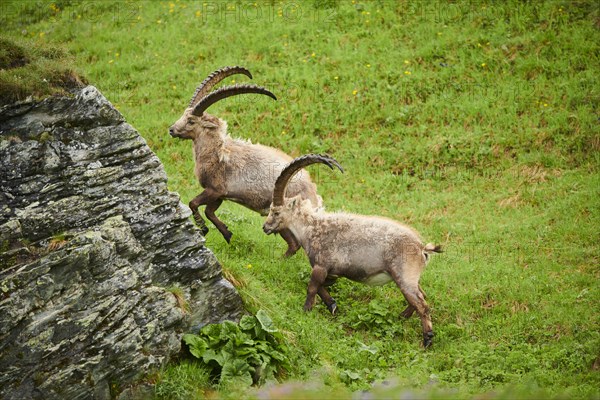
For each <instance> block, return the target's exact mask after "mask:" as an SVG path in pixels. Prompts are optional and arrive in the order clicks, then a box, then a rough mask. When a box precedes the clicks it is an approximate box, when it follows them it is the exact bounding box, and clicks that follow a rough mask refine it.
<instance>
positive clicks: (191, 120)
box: [187, 119, 195, 125]
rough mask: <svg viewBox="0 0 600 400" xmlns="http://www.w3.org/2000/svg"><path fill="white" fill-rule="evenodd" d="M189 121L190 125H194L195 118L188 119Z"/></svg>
mask: <svg viewBox="0 0 600 400" xmlns="http://www.w3.org/2000/svg"><path fill="white" fill-rule="evenodd" d="M187 123H188V125H194V124H195V122H194V120H193V119H188V122H187Z"/></svg>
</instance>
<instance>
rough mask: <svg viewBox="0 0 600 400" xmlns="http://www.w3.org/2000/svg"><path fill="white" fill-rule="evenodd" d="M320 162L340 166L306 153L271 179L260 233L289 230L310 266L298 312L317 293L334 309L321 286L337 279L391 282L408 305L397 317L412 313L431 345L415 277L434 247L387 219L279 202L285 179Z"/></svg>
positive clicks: (428, 323)
mask: <svg viewBox="0 0 600 400" xmlns="http://www.w3.org/2000/svg"><path fill="white" fill-rule="evenodd" d="M315 163H323V164H326V165H327V166H329V167H330V168H331V169H333V167H334V166H335V167H337V168H339V169H340V171H342V172H343V169H342V167H341V166H340V164H339V163H338V162H337V161H336V160H335V159H333V158H331V157H329V156H323V155H316V154H309V155H305V156H302V157H298V158H296V159H295V160H294V161H292V162H291V163H290V164H289V165H287V166H286V167H285V168H284V169H283V171H282V172H281V175H280V176H279V177H278V178H277V181H276V183H275V189H274V191H273V204H272V205H271V210H270V212H269V215H268V217H267V220H266V222H265V224H264V225H263V230H264V231H265V233H266V234H270V233H273V232H278V231H281V230H286V229H287V230H290V231H291V232H292V234H293V235H294V237H296V238H297V239H298V241H299V242H300V244H301V245H302V247H303V248H304V251H305V252H306V255H307V256H308V259H309V261H310V265H311V266H312V274H311V277H310V282H309V284H308V293H307V296H306V301H305V303H304V310H305V311H310V310H311V309H312V307H313V305H314V302H315V296H316V295H317V294H318V295H319V297H321V299H322V300H323V302H324V303H325V305H326V306H327V308H328V309H329V311H330V312H331V314H334V313H335V311H336V309H337V304H336V302H335V300H334V299H333V298H332V297H331V295H330V294H329V293H328V291H327V289H326V287H327V286H330V285H332V284H333V283H334V282H335V280H336V279H337V278H338V277H346V278H348V279H351V280H353V281H357V282H361V283H365V284H367V285H384V284H386V283H388V282H391V281H394V282H395V283H396V285H398V287H399V288H400V290H401V291H402V294H403V295H404V297H405V298H406V300H407V301H408V307H407V308H406V310H404V311H403V312H402V316H404V317H406V318H408V317H410V316H411V315H412V314H413V313H414V311H415V310H416V311H417V313H418V314H419V316H420V318H421V325H422V328H423V345H424V346H425V347H429V346H430V345H431V343H432V338H433V328H432V324H431V317H430V315H429V307H428V306H427V303H426V302H425V294H424V293H423V291H422V290H421V288H420V286H419V278H420V276H421V273H422V272H423V269H424V268H425V265H426V263H427V261H428V259H429V255H430V254H431V253H439V252H441V247H440V246H435V245H433V244H431V243H429V244H427V245H423V242H422V241H421V238H420V237H419V234H418V233H417V232H416V231H415V230H413V229H412V228H410V227H408V226H406V225H402V224H400V223H398V222H396V221H393V220H391V219H387V218H383V217H371V216H363V215H356V214H346V213H327V212H325V211H322V210H315V209H314V207H312V206H311V205H310V203H309V202H307V201H306V200H304V199H302V198H301V197H300V196H293V197H292V196H291V197H289V198H284V195H285V193H286V188H287V186H288V183H289V182H290V179H291V178H292V177H293V176H294V174H295V173H296V172H298V171H299V170H300V169H301V168H304V167H307V166H308V165H310V164H315Z"/></svg>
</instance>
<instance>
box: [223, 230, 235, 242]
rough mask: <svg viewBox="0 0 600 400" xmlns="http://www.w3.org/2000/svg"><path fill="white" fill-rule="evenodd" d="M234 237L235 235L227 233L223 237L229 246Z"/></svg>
mask: <svg viewBox="0 0 600 400" xmlns="http://www.w3.org/2000/svg"><path fill="white" fill-rule="evenodd" d="M232 236H233V233H231V232H229V231H227V232H225V233H224V234H223V237H224V238H225V241H227V244H229V243H230V242H231V237H232Z"/></svg>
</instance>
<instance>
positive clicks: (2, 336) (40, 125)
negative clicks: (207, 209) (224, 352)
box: [0, 86, 242, 399]
mask: <svg viewBox="0 0 600 400" xmlns="http://www.w3.org/2000/svg"><path fill="white" fill-rule="evenodd" d="M189 216H190V211H189V209H188V208H187V207H185V206H183V205H182V204H181V202H180V201H179V196H178V195H177V194H174V193H170V192H169V191H168V190H167V177H166V175H165V172H164V169H163V167H162V165H161V163H160V161H159V160H158V158H157V157H156V155H154V154H153V153H152V151H151V150H150V149H149V148H148V146H147V145H146V143H145V141H144V140H143V139H142V138H141V137H140V135H139V134H138V132H137V131H136V130H135V129H133V128H132V127H131V126H130V125H128V124H127V123H126V122H125V121H124V119H123V117H122V116H121V114H120V113H119V112H118V111H117V110H116V109H114V108H113V107H112V105H111V104H110V103H109V102H108V101H107V100H106V99H105V98H104V97H103V96H102V94H100V93H99V92H98V90H96V89H95V88H94V87H91V86H90V87H87V88H85V89H83V90H82V91H81V92H79V93H78V94H77V95H76V96H74V97H73V98H69V97H61V98H56V97H54V98H47V99H45V100H44V101H42V102H27V103H21V104H15V105H11V106H6V107H4V108H2V109H0V398H6V399H24V398H39V399H52V398H60V399H79V398H80V399H84V398H110V397H111V396H115V395H116V394H118V392H119V391H120V390H121V389H122V388H124V387H125V386H126V385H127V384H129V383H131V382H133V381H134V380H136V379H139V378H140V377H142V376H143V375H144V373H147V372H149V371H152V370H153V369H156V368H158V367H160V366H161V365H163V364H164V363H165V362H166V361H168V359H169V357H170V356H172V355H174V354H176V353H177V352H179V351H180V346H181V340H180V338H181V335H182V333H183V332H186V331H189V330H190V329H192V327H198V326H202V325H204V324H207V323H213V322H221V321H223V320H225V319H234V320H235V319H237V318H239V316H240V315H241V313H242V304H241V300H240V298H239V295H238V294H237V292H236V291H235V289H234V288H233V287H232V285H231V284H230V283H229V282H228V281H226V280H224V279H223V278H222V276H221V268H220V265H219V264H218V262H217V260H216V258H215V257H214V255H213V254H212V253H211V252H210V250H208V249H207V248H206V247H204V239H203V238H202V236H201V235H200V233H199V231H198V229H197V228H195V227H194V226H193V224H192V223H191V222H190V221H189Z"/></svg>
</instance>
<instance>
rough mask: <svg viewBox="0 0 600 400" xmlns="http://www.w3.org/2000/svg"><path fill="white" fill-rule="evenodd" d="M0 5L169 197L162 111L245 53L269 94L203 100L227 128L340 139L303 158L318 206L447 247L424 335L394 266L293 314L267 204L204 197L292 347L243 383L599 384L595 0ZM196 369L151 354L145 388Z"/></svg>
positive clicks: (235, 259) (293, 292)
mask: <svg viewBox="0 0 600 400" xmlns="http://www.w3.org/2000/svg"><path fill="white" fill-rule="evenodd" d="M3 7H4V11H5V13H4V15H3V24H4V25H3V26H4V28H3V35H4V37H9V38H18V40H27V41H28V42H30V43H35V44H37V45H38V46H54V45H62V46H63V47H64V48H65V49H66V51H68V52H69V53H70V54H71V55H72V57H73V60H74V61H73V62H74V65H73V68H76V69H77V70H80V71H82V72H83V74H84V75H85V76H86V77H87V78H88V79H89V81H90V82H91V83H92V84H94V85H95V86H97V87H98V88H99V89H100V90H101V91H102V92H103V93H104V94H105V95H106V96H107V98H108V99H109V100H110V101H111V102H113V104H115V105H116V106H117V107H118V108H119V110H120V111H121V112H122V113H123V114H124V115H125V117H126V118H127V120H128V122H129V123H131V124H132V125H133V126H135V127H136V128H137V129H138V130H139V131H140V132H141V134H142V135H143V136H144V137H145V138H146V140H147V141H148V143H149V145H150V146H151V148H152V149H153V150H154V151H155V152H156V153H157V154H158V156H159V157H160V159H161V160H162V162H163V163H164V165H165V168H166V170H167V173H168V176H169V184H170V188H171V189H172V190H175V191H177V192H179V193H180V194H181V196H182V200H183V201H184V203H187V202H188V201H189V200H191V199H192V198H193V197H194V196H195V195H197V194H198V193H199V192H200V191H201V188H200V187H199V185H198V183H197V182H195V180H194V176H193V160H192V157H191V143H190V142H185V141H178V140H175V139H172V138H170V137H169V135H168V133H167V130H168V127H169V126H170V125H171V124H172V123H173V122H174V121H175V120H176V119H177V118H179V116H180V115H181V113H182V112H183V110H184V109H185V107H186V106H187V103H188V101H189V98H190V97H191V95H192V93H193V91H194V89H195V87H196V85H197V84H198V83H199V82H200V81H202V80H203V79H204V77H205V76H206V75H207V74H208V73H210V72H212V71H213V70H215V69H217V68H220V67H222V66H225V65H243V66H246V67H248V68H249V69H250V70H251V71H252V73H253V75H254V83H256V84H260V85H264V86H266V87H268V88H270V89H271V90H272V91H273V92H274V93H275V94H276V95H277V96H278V99H279V100H278V101H277V102H273V101H272V100H270V99H267V98H266V97H264V96H260V97H259V96H239V97H235V98H231V99H228V100H225V101H222V102H219V103H218V104H216V105H215V106H213V107H211V109H210V110H209V112H210V113H212V114H214V115H217V116H219V117H221V118H223V119H225V120H227V121H228V123H229V129H230V134H231V135H232V136H238V137H242V138H247V139H251V140H252V141H253V142H260V143H262V144H266V145H270V146H274V147H278V148H281V149H283V150H284V151H286V152H287V153H289V154H291V155H294V156H298V155H302V154H305V153H308V152H319V153H322V152H327V153H329V154H331V155H333V156H335V157H336V158H337V159H338V160H339V161H340V163H341V164H342V165H343V166H344V168H345V169H346V173H345V174H344V175H341V174H339V173H337V174H336V173H332V172H331V171H329V170H328V169H326V168H322V167H318V166H315V167H311V173H312V174H313V176H314V177H315V180H316V181H317V184H318V186H319V191H320V193H321V195H322V196H323V198H324V200H325V203H326V205H327V208H328V209H329V210H346V211H350V212H357V213H362V214H374V215H383V216H387V217H390V218H394V219H397V220H399V221H403V222H405V223H408V224H410V225H412V226H414V227H415V228H416V229H417V230H419V231H420V232H421V234H422V235H423V237H424V239H425V240H426V241H431V242H436V243H440V244H442V245H443V246H444V248H445V249H446V252H445V253H443V254H442V255H439V256H436V257H434V258H433V260H432V261H431V263H430V264H429V266H428V268H427V269H426V271H425V273H424V275H423V277H422V281H421V285H422V287H423V288H424V290H425V291H426V292H427V295H428V302H429V304H430V305H431V307H432V318H433V325H434V331H435V332H436V337H435V338H434V346H433V348H432V349H430V350H427V351H425V350H423V349H422V348H421V347H420V323H419V321H418V319H417V318H412V319H410V320H402V319H401V318H400V317H399V313H400V311H401V310H402V309H403V308H404V306H405V300H404V299H403V297H402V295H401V293H400V291H399V290H398V289H397V288H395V287H393V286H391V285H390V286H385V287H378V288H370V287H365V286H360V285H359V284H356V283H352V282H349V281H339V282H338V283H337V284H336V286H335V287H334V288H333V290H332V294H333V296H334V297H335V298H336V299H337V301H338V306H339V315H338V316H337V317H335V318H333V317H331V316H330V315H329V314H328V312H327V310H326V308H325V307H324V306H322V305H321V304H317V306H316V307H315V309H314V310H313V311H312V312H311V313H304V312H303V311H302V304H303V300H304V296H305V291H306V285H307V282H308V277H309V274H310V267H309V263H308V261H307V259H306V257H305V256H304V255H303V254H297V255H295V256H294V257H292V258H291V259H289V260H286V259H283V258H282V254H283V253H284V251H285V243H284V242H283V240H281V239H280V238H277V237H271V236H269V237H267V236H265V235H264V234H263V233H262V230H261V225H262V223H263V218H262V217H260V216H259V215H256V214H253V213H251V212H249V211H248V210H246V209H244V208H243V207H241V206H238V205H235V204H232V203H225V204H224V205H223V206H222V207H221V208H220V209H219V211H218V212H217V214H218V215H219V216H220V218H221V219H222V220H223V221H224V222H226V223H227V224H228V225H229V227H230V229H231V231H232V232H233V233H234V237H233V240H232V243H231V245H227V243H225V241H224V240H223V238H222V237H221V236H220V234H219V233H218V232H217V231H216V229H214V228H213V229H212V230H211V232H210V233H209V234H208V236H207V244H208V246H209V247H210V248H212V249H213V250H214V251H215V253H216V254H217V257H218V258H219V260H220V261H221V263H222V264H223V268H224V270H225V271H226V273H227V274H228V276H230V277H232V278H234V280H235V281H236V283H237V285H238V289H239V291H240V293H241V294H242V296H243V298H244V300H245V303H246V305H247V307H248V309H249V310H250V311H253V312H255V311H257V310H258V309H265V310H266V311H267V312H268V313H269V315H271V317H272V318H273V320H274V321H275V323H276V325H277V326H278V327H279V328H280V329H281V330H282V331H283V332H284V336H285V337H286V338H287V340H288V342H289V345H290V357H291V361H292V365H293V370H292V371H291V372H290V373H289V375H288V376H287V377H286V378H285V379H286V380H287V381H289V382H290V383H288V384H287V385H288V386H289V387H288V386H286V387H284V388H283V389H281V388H279V389H278V388H272V389H257V390H256V391H254V392H251V393H248V392H242V393H244V395H243V396H244V397H253V396H262V397H263V398H265V397H266V398H269V396H270V397H271V398H281V397H286V396H288V397H294V396H295V397H296V398H298V397H308V398H320V397H323V396H325V397H342V398H350V397H351V396H352V394H351V393H352V392H353V391H357V390H365V389H369V388H371V387H372V384H373V383H377V382H380V381H382V380H387V381H390V382H393V384H392V386H393V388H394V389H386V388H385V387H378V388H377V389H373V390H374V392H373V393H374V395H378V396H380V397H383V398H385V397H392V396H398V393H399V392H398V391H400V392H402V393H404V392H403V391H405V390H410V391H412V392H411V393H413V394H414V395H415V396H425V397H432V398H438V397H441V398H448V397H453V398H454V397H463V398H465V397H467V398H468V397H474V396H487V397H492V398H496V397H497V398H512V397H515V396H516V397H520V398H537V397H557V396H558V397H564V398H595V399H598V398H599V397H600V393H599V390H598V388H599V387H600V373H599V371H598V368H599V364H600V360H599V355H600V309H599V306H598V304H600V285H598V278H599V277H600V268H599V265H600V256H599V250H600V248H599V245H598V239H599V235H598V233H599V228H600V217H599V216H600V201H599V198H600V197H599V195H600V193H599V192H600V190H599V189H600V178H599V174H598V172H599V171H598V169H599V168H598V167H599V164H600V135H599V126H600V122H599V121H600V110H599V106H600V95H599V94H600V87H599V84H598V76H600V60H599V58H600V33H599V29H600V11H599V6H598V4H597V3H596V2H593V1H578V2H569V1H545V2H528V3H523V2H517V1H506V2H453V3H446V2H420V1H414V2H413V1H410V2H408V1H343V2H337V1H324V0H323V1H319V0H314V1H311V2H308V1H307V2H291V1H258V2H246V1H227V2H225V1H223V2H221V1H207V2H202V1H200V2H183V1H172V2H149V1H146V2H117V3H112V2H76V1H73V2H69V1H57V2H12V3H6V4H5V5H3ZM10 71H12V72H10ZM10 71H9V72H10V73H16V72H15V71H17V69H11V70H10ZM2 73H3V74H4V73H6V71H2ZM245 81H247V79H246V78H245V77H243V76H241V77H240V76H233V77H230V78H228V79H227V80H226V83H234V82H237V83H240V82H245ZM263 97H264V98H263ZM195 368H196V367H194V364H189V363H185V364H183V365H182V366H181V367H178V366H177V365H173V366H172V367H170V368H169V369H168V370H167V371H166V372H163V373H160V374H159V375H158V380H159V382H160V384H161V385H162V386H160V387H161V388H162V389H161V390H160V391H159V394H160V395H161V396H162V397H171V398H177V397H180V398H185V396H192V394H191V393H194V395H193V396H201V394H202V393H203V392H202V390H203V389H206V388H207V387H208V386H209V384H208V378H206V376H205V375H203V374H202V371H197V370H195ZM197 376H201V377H203V378H202V379H199V380H198V383H197V385H194V379H195V377H197ZM296 381H298V382H303V383H302V384H294V383H291V382H296ZM198 386H200V389H199V388H198ZM165 388H172V390H167V389H165ZM184 388H189V389H184ZM199 390H200V391H199ZM231 390H232V389H231V388H229V389H221V390H220V391H218V392H217V393H213V394H208V395H209V396H221V397H227V396H234V395H232V394H231V393H232V392H231ZM261 390H262V391H261ZM269 390H270V391H269ZM278 390H279V391H278ZM390 390H392V392H390ZM393 390H396V392H393ZM233 393H237V392H235V391H234V392H233ZM290 393H292V394H290ZM293 393H296V394H295V395H294V394H293ZM484 393H485V395H483V394H484ZM205 394H206V393H205Z"/></svg>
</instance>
